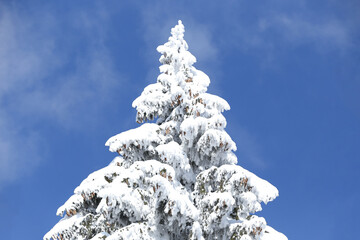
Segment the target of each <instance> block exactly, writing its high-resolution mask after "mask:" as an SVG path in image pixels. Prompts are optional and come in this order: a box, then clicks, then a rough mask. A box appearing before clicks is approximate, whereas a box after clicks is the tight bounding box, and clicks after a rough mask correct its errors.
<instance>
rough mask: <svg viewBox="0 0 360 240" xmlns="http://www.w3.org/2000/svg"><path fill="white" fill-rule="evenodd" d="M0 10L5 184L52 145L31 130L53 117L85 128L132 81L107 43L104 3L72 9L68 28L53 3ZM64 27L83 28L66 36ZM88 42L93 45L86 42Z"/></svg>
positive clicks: (0, 167)
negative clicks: (33, 9)
mask: <svg viewBox="0 0 360 240" xmlns="http://www.w3.org/2000/svg"><path fill="white" fill-rule="evenodd" d="M0 9H1V10H0V109H1V110H0V175H1V177H0V186H1V185H3V184H4V183H6V182H8V181H12V180H15V179H17V178H19V177H21V176H22V175H24V174H26V173H29V172H31V171H32V170H33V169H35V167H36V165H37V164H39V162H41V159H42V153H43V152H44V151H46V150H45V149H43V148H46V145H42V146H41V145H40V143H41V139H42V138H43V137H44V136H41V133H40V132H37V131H36V130H32V131H31V129H34V127H33V126H34V124H36V123H39V121H40V122H41V121H42V120H44V119H46V120H47V121H49V122H52V123H53V124H57V125H58V126H61V127H64V128H71V129H74V128H75V129H80V130H81V128H84V127H86V126H87V125H88V124H91V122H92V121H96V120H95V118H90V117H89V116H94V115H96V113H98V112H99V111H101V108H102V106H104V104H108V103H109V102H110V100H111V97H112V96H113V95H114V94H115V92H114V88H116V86H118V85H119V84H121V83H122V82H123V81H125V80H124V78H123V77H121V78H120V76H119V75H120V74H119V73H118V72H117V71H116V70H115V68H114V65H113V62H112V59H111V56H110V54H109V52H108V50H107V48H106V47H105V46H104V44H103V41H104V37H105V36H106V34H105V33H104V31H105V28H104V26H103V25H106V24H104V23H105V22H106V21H107V18H106V15H105V14H104V13H103V9H101V8H98V9H95V10H92V11H88V12H73V13H72V12H69V13H68V14H69V16H68V20H69V23H65V24H68V25H66V26H64V25H62V24H64V23H63V22H61V21H56V20H55V17H56V16H51V15H50V14H48V15H47V11H46V10H47V9H42V10H41V12H42V13H43V14H38V13H33V14H34V15H20V14H18V13H17V11H16V9H14V8H11V7H8V6H5V5H1V8H0ZM90 15H91V16H90ZM73 23H74V24H73ZM64 28H72V29H71V30H72V31H73V32H76V34H75V35H73V36H72V35H71V34H69V35H68V36H66V34H64V33H63V31H64ZM83 40H86V41H87V44H86V46H82V45H81V44H79V42H80V43H81V41H83ZM79 48H80V49H79ZM81 48H82V49H81ZM59 72H61V73H62V74H61V75H59V74H58V73H59ZM40 146H41V148H42V149H40ZM24 166H25V167H24Z"/></svg>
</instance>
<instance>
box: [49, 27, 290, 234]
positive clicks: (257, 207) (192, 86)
mask: <svg viewBox="0 0 360 240" xmlns="http://www.w3.org/2000/svg"><path fill="white" fill-rule="evenodd" d="M184 32H185V29H184V26H183V24H182V22H181V21H179V22H178V25H176V26H175V27H174V28H172V29H171V36H170V38H169V41H168V42H167V43H165V44H164V45H161V46H159V47H158V48H157V50H158V52H159V53H160V54H161V57H160V59H159V61H160V63H161V66H160V68H159V70H160V75H159V76H158V78H157V82H156V83H154V84H150V85H149V86H147V87H146V88H145V89H144V91H143V92H142V93H141V95H140V96H139V97H138V98H136V99H135V100H134V102H133V107H134V108H136V110H137V114H136V121H137V122H138V123H142V125H141V126H140V127H138V128H135V129H131V130H128V131H126V132H122V133H120V134H117V135H115V136H113V137H111V138H109V140H108V141H107V142H106V144H105V145H106V146H107V147H109V150H110V151H111V152H114V153H118V154H119V155H120V156H117V157H115V158H114V160H113V161H112V162H111V163H110V164H109V165H108V166H106V167H104V168H102V169H100V170H98V171H96V172H93V173H91V174H90V175H89V176H88V177H87V178H86V179H85V180H83V181H82V183H81V184H80V185H79V186H78V187H77V188H75V190H74V194H73V195H72V196H71V197H70V198H69V199H68V200H67V201H66V202H65V203H64V204H63V205H62V206H61V207H60V208H59V209H58V211H57V214H58V215H59V216H61V217H62V219H61V220H60V221H59V222H58V223H57V224H56V225H55V226H54V227H53V228H52V229H51V230H50V231H49V232H48V233H47V234H46V235H45V236H44V240H47V239H74V240H75V239H84V240H85V239H91V240H100V239H106V240H119V239H128V240H132V239H134V240H135V239H143V240H154V239H164V240H182V239H191V240H205V239H207V240H208V239H209V240H212V239H214V240H215V239H217V240H225V239H231V240H286V239H287V238H286V237H285V235H283V234H281V233H279V232H277V231H276V230H274V229H273V228H271V227H270V226H268V225H267V223H266V221H265V219H264V218H262V217H258V216H256V215H255V214H256V213H257V212H259V211H261V210H262V204H263V203H264V204H267V203H268V202H270V201H273V200H274V199H275V198H276V197H277V196H278V195H279V192H278V190H277V189H276V188H275V187H274V186H273V185H271V184H270V183H269V182H267V181H265V180H263V179H261V178H259V177H257V176H256V175H255V174H253V173H251V172H249V171H248V170H245V169H244V168H242V167H241V166H238V165H236V164H237V157H236V155H235V154H234V151H236V144H235V143H234V142H233V141H232V139H231V137H230V136H229V134H228V133H227V132H226V131H225V128H226V124H227V123H226V119H225V117H224V116H223V114H222V113H223V111H226V110H230V106H229V104H228V103H227V102H226V101H225V100H224V99H222V98H221V97H218V96H215V95H212V94H209V93H207V92H206V91H207V87H208V86H209V84H210V79H209V77H208V76H207V75H206V74H205V73H203V72H202V71H200V70H197V69H196V68H195V67H194V66H193V64H194V63H195V62H196V58H195V57H194V56H193V55H192V54H191V53H190V52H189V51H188V45H187V43H186V41H185V40H184ZM148 120H150V121H152V120H156V123H144V122H146V121H148Z"/></svg>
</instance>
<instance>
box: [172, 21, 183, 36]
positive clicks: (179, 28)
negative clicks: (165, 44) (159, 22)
mask: <svg viewBox="0 0 360 240" xmlns="http://www.w3.org/2000/svg"><path fill="white" fill-rule="evenodd" d="M184 32H185V27H184V25H183V24H182V21H181V20H179V21H178V25H176V26H175V27H173V28H172V29H171V35H172V37H173V38H175V39H176V40H183V39H184Z"/></svg>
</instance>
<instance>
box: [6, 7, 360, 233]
mask: <svg viewBox="0 0 360 240" xmlns="http://www.w3.org/2000/svg"><path fill="white" fill-rule="evenodd" d="M359 8H360V6H359V2H358V1H352V0H346V1H336V0H327V1H322V0H319V1H311V0H305V1H302V0H299V1H278V0H275V1H257V0H255V1H245V0H237V1H235V0H232V1H230V0H229V1H226V0H223V1H164V0H161V1H156V2H155V1H151V2H150V1H110V0H109V1H37V0H35V1H31V2H30V1H1V2H0V212H1V214H0V226H1V227H0V236H1V238H2V239H10V240H12V239H40V238H42V236H43V235H44V234H45V233H46V232H47V231H48V230H49V229H50V228H51V227H52V226H53V225H54V224H55V223H56V222H57V221H58V220H59V217H57V216H56V215H55V213H56V210H57V208H58V207H59V206H60V205H61V204H63V203H64V202H65V201H66V200H67V199H68V197H69V196H70V195H71V193H72V191H73V189H74V188H75V187H76V186H78V184H80V182H81V181H82V180H83V179H84V178H85V177H87V175H88V174H90V173H91V172H93V171H95V170H97V169H99V168H102V167H104V166H106V165H107V164H108V163H109V162H110V161H111V160H112V159H113V157H114V156H115V155H114V154H113V153H110V152H108V150H107V148H106V147H105V146H104V143H105V141H106V140H107V139H108V138H109V137H111V136H113V135H114V134H117V133H120V132H122V131H125V130H128V129H130V128H134V127H136V126H137V124H136V123H135V110H134V109H132V108H131V103H132V101H133V100H134V99H135V98H136V97H137V96H138V95H139V94H140V93H141V92H142V90H143V88H144V87H145V86H146V85H148V84H150V83H153V82H155V81H156V77H157V75H158V66H159V62H158V58H159V54H158V53H157V52H156V50H155V49H156V47H157V46H158V45H160V44H162V43H164V42H166V41H167V38H168V36H169V32H170V28H171V27H172V26H174V25H175V24H176V23H177V20H178V19H181V20H183V23H184V25H185V28H186V32H185V39H186V40H187V41H188V43H189V47H190V51H191V52H192V53H193V54H194V55H195V56H196V57H197V60H198V62H197V63H196V64H195V66H196V67H197V68H198V69H201V70H203V71H204V72H205V73H207V74H208V75H209V77H210V79H211V82H212V83H211V86H210V88H209V92H210V93H214V94H217V95H220V96H221V97H223V98H225V99H226V100H227V101H228V102H229V104H230V105H231V107H232V109H231V110H230V111H228V112H227V113H226V114H225V116H226V118H227V120H228V127H227V131H228V133H229V134H230V136H232V138H233V140H234V141H235V142H236V143H237V146H238V151H237V152H236V154H237V156H238V158H239V164H240V165H241V166H243V167H245V168H247V169H248V170H250V171H252V172H254V173H256V174H257V175H258V176H260V177H262V178H264V179H266V180H268V181H270V182H271V183H272V184H274V185H275V186H276V187H277V188H278V189H279V191H280V197H279V198H278V199H276V200H275V201H274V202H272V203H269V204H268V205H267V206H265V207H264V210H263V211H262V212H260V213H259V215H261V216H264V217H265V218H266V220H267V222H268V224H269V225H271V226H273V227H274V228H275V229H277V230H279V231H281V232H283V233H284V234H286V235H287V236H288V238H289V239H291V240H300V239H301V240H302V239H317V240H322V239H324V240H331V239H356V238H357V237H356V236H357V232H356V229H357V228H358V226H357V224H356V223H358V216H357V215H358V214H359V213H360V207H359V204H358V202H359V201H360V192H359V187H358V185H359V184H360V180H359V176H358V175H359V170H360V163H359V160H360V147H359V146H360V124H359V123H360V94H359V92H360V67H359V64H360V54H359V53H360V48H359V43H360V38H359V37H360V31H359V29H360V28H359V25H360V15H359V14H358V9H359Z"/></svg>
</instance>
